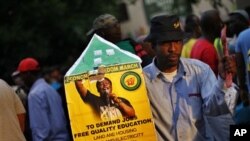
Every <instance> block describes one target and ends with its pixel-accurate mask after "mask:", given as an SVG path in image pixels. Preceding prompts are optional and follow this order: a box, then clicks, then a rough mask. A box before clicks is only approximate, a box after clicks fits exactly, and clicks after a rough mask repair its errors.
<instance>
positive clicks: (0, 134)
mask: <svg viewBox="0 0 250 141" xmlns="http://www.w3.org/2000/svg"><path fill="white" fill-rule="evenodd" d="M0 103H1V106H0V125H1V130H0V139H1V140H2V141H26V139H25V137H24V134H23V132H24V128H25V109H24V107H23V105H22V103H21V101H20V99H19V98H18V96H17V94H16V93H15V91H14V90H13V89H12V88H11V87H10V86H9V85H8V84H7V83H6V82H5V81H4V80H2V79H0Z"/></svg>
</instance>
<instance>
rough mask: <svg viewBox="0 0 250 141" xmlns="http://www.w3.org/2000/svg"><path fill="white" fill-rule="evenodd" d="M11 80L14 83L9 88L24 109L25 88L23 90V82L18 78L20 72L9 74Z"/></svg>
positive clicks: (25, 103) (25, 102) (25, 99)
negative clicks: (17, 97) (12, 90)
mask: <svg viewBox="0 0 250 141" xmlns="http://www.w3.org/2000/svg"><path fill="white" fill-rule="evenodd" d="M11 78H12V80H13V82H14V85H13V86H11V87H12V88H13V89H14V91H15V92H16V94H17V95H18V96H19V98H20V99H21V101H22V103H23V106H24V107H25V109H26V105H27V88H25V85H24V83H23V80H22V78H21V77H20V72H19V71H14V72H13V73H12V74H11ZM26 110H27V109H26Z"/></svg>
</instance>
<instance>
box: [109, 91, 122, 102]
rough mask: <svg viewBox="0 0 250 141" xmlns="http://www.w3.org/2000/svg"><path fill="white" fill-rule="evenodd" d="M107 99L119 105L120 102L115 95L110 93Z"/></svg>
mask: <svg viewBox="0 0 250 141" xmlns="http://www.w3.org/2000/svg"><path fill="white" fill-rule="evenodd" d="M109 97H110V98H111V99H112V100H113V101H114V102H115V103H120V102H121V100H120V99H119V98H118V97H117V96H116V94H114V93H112V94H109Z"/></svg>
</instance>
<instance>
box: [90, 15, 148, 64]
mask: <svg viewBox="0 0 250 141" xmlns="http://www.w3.org/2000/svg"><path fill="white" fill-rule="evenodd" d="M94 34H97V35H99V36H101V37H102V38H104V39H106V40H108V41H110V42H112V43H114V44H116V45H117V46H118V47H119V48H121V49H123V50H126V51H129V52H131V53H133V54H136V55H137V56H139V57H140V58H141V59H142V63H141V65H142V67H144V66H146V65H147V64H149V63H150V62H151V61H152V58H151V57H150V56H149V55H148V54H147V52H146V51H145V50H144V49H143V47H142V45H141V44H139V43H137V42H135V41H134V40H133V39H131V38H128V39H122V33H121V27H120V23H119V21H118V20H117V19H116V17H114V16H113V15H110V14H102V15H100V16H98V17H97V18H96V19H95V20H94V22H93V26H92V29H91V30H90V31H89V32H88V33H87V36H88V38H91V37H92V36H93V35H94Z"/></svg>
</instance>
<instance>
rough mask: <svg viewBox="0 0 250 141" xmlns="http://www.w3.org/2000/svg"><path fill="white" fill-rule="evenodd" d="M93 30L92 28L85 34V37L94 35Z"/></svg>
mask: <svg viewBox="0 0 250 141" xmlns="http://www.w3.org/2000/svg"><path fill="white" fill-rule="evenodd" d="M94 31H95V30H94V29H93V28H92V29H90V30H89V31H88V32H87V33H86V35H87V36H89V35H91V34H94Z"/></svg>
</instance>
